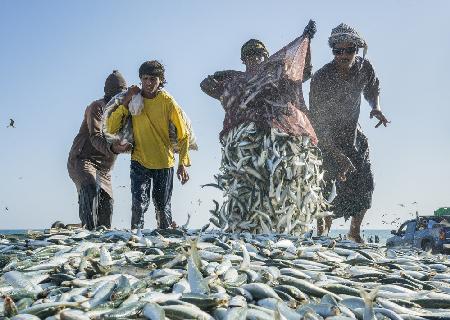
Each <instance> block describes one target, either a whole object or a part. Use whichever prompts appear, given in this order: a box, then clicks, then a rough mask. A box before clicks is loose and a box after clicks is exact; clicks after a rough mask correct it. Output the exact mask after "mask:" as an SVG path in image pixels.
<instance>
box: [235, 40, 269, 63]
mask: <svg viewBox="0 0 450 320" xmlns="http://www.w3.org/2000/svg"><path fill="white" fill-rule="evenodd" d="M254 54H262V55H264V57H266V58H268V57H269V51H268V50H267V48H266V46H265V45H264V43H262V42H261V41H259V40H256V39H250V40H248V41H247V42H246V43H244V45H243V46H242V48H241V59H242V60H244V59H245V58H246V57H248V56H251V55H254Z"/></svg>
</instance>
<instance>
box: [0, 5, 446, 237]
mask: <svg viewBox="0 0 450 320" xmlns="http://www.w3.org/2000/svg"><path fill="white" fill-rule="evenodd" d="M449 11H450V3H449V2H447V1H387V0H386V1H384V0H383V1H376V2H375V1H372V2H364V1H345V2H344V1H340V2H338V1H333V2H332V1H222V2H219V1H164V2H163V1H92V0H91V1H71V2H69V1H46V0H41V1H21V0H15V1H7V0H4V1H1V2H0V24H1V28H0V39H2V40H3V46H2V53H1V59H0V71H1V74H2V77H0V87H1V88H2V103H1V107H0V136H1V137H2V142H1V148H0V149H1V151H0V229H11V228H44V227H48V226H49V225H50V224H51V223H52V222H54V221H55V220H62V221H64V222H66V223H69V222H71V223H74V222H77V221H78V209H77V195H76V190H75V187H74V185H73V183H72V181H71V180H70V179H69V177H68V174H67V170H66V160H67V155H68V152H69V150H70V147H71V144H72V141H73V138H74V137H75V135H76V133H77V132H78V129H79V126H80V124H81V121H82V117H83V112H84V109H85V107H86V106H87V105H88V104H89V103H90V102H91V101H93V100H94V99H97V98H100V97H101V96H102V94H103V84H104V80H105V78H106V76H107V75H108V74H109V73H110V72H111V71H112V70H113V69H118V70H120V71H121V72H122V73H123V74H124V76H125V78H126V79H127V81H128V83H129V84H130V85H131V84H138V83H139V79H138V74H137V70H138V68H139V65H140V64H141V63H142V62H143V61H145V60H150V59H159V60H161V61H162V62H163V63H164V64H165V66H166V72H167V75H166V78H167V81H168V84H167V87H166V88H167V90H168V91H169V92H170V93H171V94H172V95H173V96H174V97H175V98H176V100H177V101H178V102H179V104H180V105H181V106H182V107H183V109H184V110H185V111H186V113H187V114H188V115H189V116H190V118H191V120H192V123H193V126H194V130H195V132H196V135H197V137H198V142H199V145H200V151H198V152H192V154H191V155H192V160H193V165H192V167H191V168H190V169H189V172H190V175H191V180H190V181H189V183H188V184H186V185H185V186H183V187H182V186H181V184H180V183H179V182H178V181H175V183H174V195H173V199H172V203H173V215H174V218H175V220H176V221H177V222H179V223H184V222H185V220H186V217H187V213H188V212H189V213H191V214H192V219H191V222H192V226H200V225H202V224H204V223H205V222H206V221H207V219H208V210H209V209H210V208H211V207H212V201H211V200H212V199H220V197H221V195H220V193H218V192H216V191H215V190H211V189H210V190H202V189H201V188H200V185H201V184H204V183H208V182H210V181H212V176H213V174H214V173H216V172H217V170H218V168H219V162H220V145H219V141H218V133H219V131H220V130H221V126H222V120H223V110H222V108H221V106H220V104H219V102H218V101H216V100H214V99H211V98H210V97H208V96H206V95H205V94H203V93H202V91H201V90H200V88H199V83H200V81H201V80H202V79H203V78H204V77H205V76H207V75H208V74H211V73H213V72H214V71H217V70H224V69H237V70H242V67H243V66H242V64H241V62H240V59H239V52H240V47H241V45H242V44H243V43H244V42H245V41H246V40H248V39H249V38H258V39H260V40H262V41H263V42H265V43H266V45H267V47H268V48H269V50H270V52H272V53H273V52H275V51H276V50H278V49H279V48H281V47H282V46H283V45H285V44H286V43H288V42H289V41H290V40H292V39H294V38H295V37H296V36H298V35H299V34H301V32H302V30H303V28H304V26H305V25H306V24H307V22H308V20H309V19H310V18H312V19H314V20H316V22H317V28H318V31H317V34H316V37H315V38H314V39H313V42H312V54H313V58H312V59H313V61H312V63H313V66H314V70H317V69H318V68H320V67H321V66H323V65H324V64H325V63H327V62H328V61H330V60H331V59H332V56H331V52H330V49H329V48H328V45H327V38H328V36H329V34H330V32H331V29H332V28H333V27H335V26H336V25H338V24H339V23H341V22H345V23H347V24H350V25H352V26H354V27H355V28H356V29H357V30H358V31H359V32H360V33H361V34H362V35H363V36H364V37H365V39H366V40H367V42H368V44H369V51H368V55H367V57H368V59H369V60H370V61H371V62H372V63H373V65H374V66H375V69H376V71H377V73H378V76H379V78H380V81H381V90H382V91H381V105H382V108H383V110H384V112H385V114H386V116H387V117H388V118H389V119H390V120H391V121H392V123H391V125H390V126H389V127H388V128H378V129H374V128H373V127H374V125H375V123H376V122H375V121H374V120H372V121H371V120H369V106H368V105H367V103H366V102H364V103H363V105H362V107H361V110H362V111H361V116H360V122H361V125H362V127H363V129H364V130H365V132H366V134H367V136H368V137H369V142H370V146H371V158H372V163H373V169H374V174H375V182H376V189H375V192H374V201H373V207H372V209H371V210H370V211H369V213H368V214H367V216H366V219H365V221H364V224H366V223H369V225H368V226H367V227H368V228H369V227H370V228H384V227H385V225H383V224H382V222H381V219H380V217H381V214H387V216H388V219H390V220H393V219H394V218H395V217H401V219H406V218H407V217H408V216H409V215H408V212H412V211H415V210H419V212H420V213H422V214H428V213H432V211H433V210H434V209H436V208H437V207H440V206H450V167H449V161H450V143H449V138H450V125H449V118H450V108H449V101H450V89H449V84H450V82H449V80H448V70H450V65H449V59H448V57H449V56H450V42H449V41H448V39H450V20H449V19H448V12H449ZM304 90H305V97H306V98H307V93H308V91H309V82H308V83H306V84H305V86H304ZM9 118H14V119H15V121H16V126H17V128H16V129H11V128H6V126H7V125H8V123H9ZM129 162H130V159H129V155H122V156H120V157H119V159H118V161H117V163H116V166H115V168H114V171H113V188H114V193H115V212H114V216H113V224H114V225H115V226H117V227H129V223H130V216H131V213H130V206H131V197H130V190H129V184H130V181H129ZM119 186H125V187H119ZM198 200H200V201H198ZM413 202H417V203H418V204H417V205H416V204H414V205H413V204H412V203H413ZM398 204H404V205H405V207H401V206H399V205H398ZM5 207H8V210H6V209H5ZM390 220H389V221H390ZM341 224H342V223H341V221H339V220H338V222H336V224H335V226H336V227H339V226H340V225H341ZM154 226H155V219H154V212H153V208H151V209H150V210H149V212H148V213H147V216H146V227H154Z"/></svg>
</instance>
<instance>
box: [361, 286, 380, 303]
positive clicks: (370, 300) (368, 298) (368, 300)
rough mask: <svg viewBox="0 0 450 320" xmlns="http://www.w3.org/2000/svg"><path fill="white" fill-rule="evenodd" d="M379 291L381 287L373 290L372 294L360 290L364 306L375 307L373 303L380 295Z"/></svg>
mask: <svg viewBox="0 0 450 320" xmlns="http://www.w3.org/2000/svg"><path fill="white" fill-rule="evenodd" d="M379 290H380V286H378V287H376V288H374V289H372V291H370V292H369V291H366V290H364V289H363V288H360V289H359V292H360V294H361V298H363V300H364V304H365V305H366V306H372V305H373V301H374V300H375V298H376V297H377V294H378V291H379Z"/></svg>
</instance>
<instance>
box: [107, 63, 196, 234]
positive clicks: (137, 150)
mask: <svg viewBox="0 0 450 320" xmlns="http://www.w3.org/2000/svg"><path fill="white" fill-rule="evenodd" d="M139 78H140V79H141V83H142V89H140V88H139V87H137V86H131V87H130V88H129V89H128V91H127V93H126V95H125V97H124V99H123V102H122V105H121V106H119V107H118V108H117V109H116V110H115V111H114V112H113V113H112V114H111V115H110V117H109V118H108V120H107V127H108V131H109V132H111V133H115V132H117V131H119V130H120V129H121V126H122V124H123V123H124V122H123V120H124V118H125V117H127V116H129V115H130V111H129V110H128V104H129V103H130V101H131V99H132V97H133V95H135V94H138V93H139V92H140V93H141V95H142V97H143V98H144V99H143V100H144V107H143V109H142V111H141V112H140V113H139V114H137V115H132V116H131V117H132V124H133V136H134V140H135V144H134V146H133V151H132V154H131V172H130V177H131V195H132V208H131V210H132V217H131V228H132V229H137V228H141V229H142V228H143V227H144V213H145V212H146V211H147V209H148V206H149V204H150V189H151V184H152V181H153V190H152V199H153V204H154V206H155V210H156V221H157V224H158V228H160V229H167V228H169V227H170V226H171V225H172V224H173V222H172V213H171V197H172V188H173V171H174V169H173V167H174V165H175V156H174V150H173V146H172V143H171V142H170V139H169V122H172V123H173V125H174V126H175V128H176V129H177V139H178V144H179V149H180V150H179V161H178V170H177V176H178V179H179V180H180V181H181V184H185V183H186V182H187V181H188V180H189V175H188V173H187V171H186V167H188V166H190V164H191V162H190V159H189V153H188V150H189V133H188V130H187V128H186V124H185V122H184V120H183V117H182V115H181V108H180V106H179V105H178V104H177V103H176V101H175V100H174V98H172V96H170V95H169V93H168V92H167V91H165V90H162V88H163V87H164V84H165V82H166V81H165V77H164V67H163V65H162V64H161V63H159V62H158V61H156V60H152V61H146V62H144V63H143V64H142V65H141V67H140V68H139Z"/></svg>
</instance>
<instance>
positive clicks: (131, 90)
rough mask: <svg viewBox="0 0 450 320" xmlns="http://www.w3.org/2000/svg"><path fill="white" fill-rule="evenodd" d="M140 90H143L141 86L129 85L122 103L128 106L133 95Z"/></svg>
mask: <svg viewBox="0 0 450 320" xmlns="http://www.w3.org/2000/svg"><path fill="white" fill-rule="evenodd" d="M139 92H141V88H139V87H138V86H136V85H132V86H131V87H129V88H128V90H127V92H126V93H125V96H124V98H123V101H122V104H123V105H124V106H125V107H127V108H128V104H129V103H130V101H131V99H132V98H133V96H134V95H136V94H138V93H139Z"/></svg>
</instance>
